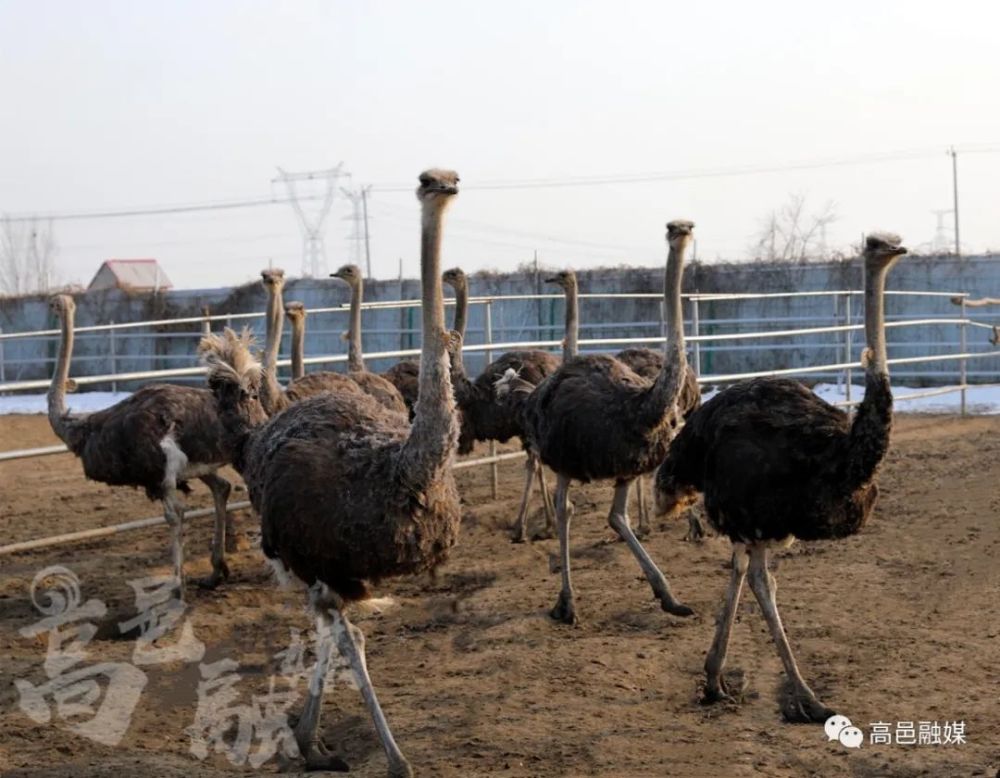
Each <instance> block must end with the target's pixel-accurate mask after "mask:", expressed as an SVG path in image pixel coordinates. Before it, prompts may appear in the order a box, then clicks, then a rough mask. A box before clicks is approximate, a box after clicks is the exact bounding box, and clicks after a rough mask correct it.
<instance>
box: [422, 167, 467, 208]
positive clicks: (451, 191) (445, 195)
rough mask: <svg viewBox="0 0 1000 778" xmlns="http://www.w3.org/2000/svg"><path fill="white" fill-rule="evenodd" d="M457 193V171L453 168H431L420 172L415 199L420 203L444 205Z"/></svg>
mask: <svg viewBox="0 0 1000 778" xmlns="http://www.w3.org/2000/svg"><path fill="white" fill-rule="evenodd" d="M457 194H458V173H456V172H455V171H454V170H442V169H440V168H431V169H430V170H425V171H424V172H423V173H421V174H420V186H418V187H417V199H418V200H419V201H420V202H421V203H425V204H434V205H439V206H441V207H444V206H445V205H447V204H448V202H449V201H450V200H451V198H452V197H453V196H455V195H457Z"/></svg>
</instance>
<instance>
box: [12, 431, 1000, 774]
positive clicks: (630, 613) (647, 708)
mask: <svg viewBox="0 0 1000 778" xmlns="http://www.w3.org/2000/svg"><path fill="white" fill-rule="evenodd" d="M54 442H55V441H54V439H53V437H52V434H51V432H50V431H49V429H48V426H47V424H46V420H45V419H44V417H40V416H38V417H3V418H0V450H3V449H13V448H22V447H29V446H41V445H48V444H51V443H54ZM998 453H1000V418H998V417H993V418H990V417H978V418H970V419H966V420H962V419H958V418H950V417H949V418H946V417H927V416H920V417H909V418H899V419H898V422H897V432H896V434H895V439H894V445H893V448H892V451H891V453H890V456H889V459H888V462H887V463H886V466H885V468H884V470H883V475H882V478H881V483H882V497H881V501H880V504H879V506H878V509H877V513H876V516H875V517H874V520H873V521H872V522H870V524H869V525H868V526H867V527H866V528H865V530H864V532H862V533H861V534H860V535H858V536H856V537H852V538H850V539H847V540H845V541H841V542H831V543H826V544H805V543H797V544H795V545H793V546H792V547H791V548H790V549H789V550H787V551H784V552H781V553H780V554H778V559H777V567H776V571H775V574H776V576H777V580H778V585H779V603H780V605H781V607H782V613H783V616H784V620H785V624H786V628H787V630H788V633H789V637H790V640H791V643H792V645H793V647H794V649H795V650H796V651H797V655H798V658H799V663H800V666H801V667H802V670H803V673H804V675H805V676H806V678H807V679H808V680H810V682H811V683H812V685H813V688H814V689H815V690H816V691H817V693H818V694H819V695H820V697H821V698H822V699H823V700H824V701H825V702H826V703H827V704H828V705H830V706H831V707H834V708H835V709H836V710H837V711H838V712H840V713H843V714H844V715H846V716H848V717H849V718H851V719H852V720H853V722H854V723H855V724H856V725H857V726H858V727H860V728H861V729H862V731H863V732H864V733H865V736H866V740H865V743H864V745H863V746H862V747H861V748H860V749H856V750H848V749H847V748H845V747H843V746H842V745H841V744H840V743H838V742H828V740H827V738H826V736H825V735H824V732H823V727H822V726H818V725H808V726H804V725H791V724H787V723H784V722H783V721H782V719H781V716H780V710H779V704H778V695H779V691H780V686H781V680H782V672H781V664H780V661H779V659H778V656H777V654H776V652H775V649H774V647H773V644H772V643H771V641H770V639H769V636H768V633H767V629H766V627H765V625H764V622H763V620H762V619H761V617H760V614H759V612H758V609H757V607H756V605H755V603H754V601H753V598H752V597H748V596H745V597H744V599H743V601H742V603H741V606H740V611H739V617H738V623H737V625H736V627H735V628H734V634H733V643H732V650H731V652H730V667H731V668H738V669H741V670H743V671H744V673H745V675H746V679H747V681H748V684H749V687H748V693H747V694H746V696H745V698H744V700H743V701H742V702H741V703H740V704H731V705H724V706H711V707H706V706H703V705H701V704H699V697H700V684H701V682H702V663H703V661H704V656H705V651H706V649H707V648H708V645H709V643H710V641H711V638H712V632H713V625H714V616H715V613H716V612H717V610H718V607H719V605H720V603H721V598H722V594H723V591H724V589H725V586H726V582H727V578H728V572H727V570H726V569H725V563H726V562H727V558H728V552H727V545H726V543H725V542H723V541H722V540H721V539H719V538H709V539H707V540H706V541H704V542H702V543H688V542H683V541H682V539H681V538H682V536H683V534H684V530H685V526H684V525H682V524H671V525H669V526H662V527H661V526H659V522H658V521H656V522H655V524H654V526H655V527H656V530H655V532H654V533H653V534H652V536H651V537H650V538H649V539H648V541H647V548H648V549H649V551H650V553H651V555H652V556H653V558H654V559H655V560H656V561H657V562H658V563H659V564H660V566H661V568H662V569H663V570H664V572H665V574H666V575H667V577H668V579H669V580H670V582H671V585H672V587H673V589H674V591H675V592H676V593H677V594H678V596H679V597H680V598H681V599H682V600H684V601H685V602H687V603H688V604H689V605H691V606H692V607H694V608H695V610H696V612H697V613H696V615H695V616H694V617H691V618H688V619H680V618H674V617H672V616H668V615H666V614H665V613H663V612H662V611H661V610H660V609H659V607H658V604H657V603H656V601H655V600H654V599H653V597H652V595H651V592H650V590H649V588H648V586H647V584H646V583H645V581H644V579H642V577H641V574H640V572H639V568H638V566H637V564H636V563H635V561H634V560H633V558H632V557H631V555H630V554H629V552H628V549H627V548H626V547H625V545H624V544H623V543H619V542H615V540H614V536H613V533H612V532H611V530H610V529H609V528H608V527H607V524H606V522H605V515H606V511H607V507H608V504H609V499H610V489H609V488H608V487H607V486H606V485H590V486H587V487H575V488H574V490H573V492H572V496H573V499H574V501H575V503H576V514H575V518H574V524H573V535H572V550H573V559H574V574H575V579H574V584H575V588H576V591H577V597H578V600H577V604H578V609H579V611H580V615H581V621H582V623H581V624H580V625H579V626H577V627H566V626H563V625H558V624H555V623H553V622H551V621H550V620H549V618H548V616H547V613H548V609H549V608H550V607H551V606H552V604H553V603H554V601H555V598H556V594H557V592H558V589H559V575H558V569H557V566H556V563H555V554H556V551H557V544H556V541H555V540H541V541H537V542H535V543H534V544H531V545H514V544H512V543H511V542H510V540H509V536H508V533H507V532H506V527H507V525H508V524H509V523H510V521H511V520H512V519H513V516H514V513H515V511H516V508H517V500H518V497H519V493H520V484H521V474H522V469H521V465H520V463H518V462H514V463H507V464H504V465H502V466H501V467H500V484H499V499H497V500H493V499H492V498H491V494H490V477H489V469H488V468H478V469H475V470H465V471H462V472H461V474H460V476H459V484H460V487H461V489H462V493H463V497H464V501H465V521H464V526H463V534H462V538H461V541H460V545H459V547H458V548H457V549H456V550H455V552H454V554H453V556H452V559H451V562H450V563H449V564H448V565H447V567H446V568H444V569H443V570H442V571H441V572H440V574H439V576H438V578H437V580H436V581H429V580H426V579H420V580H405V581H396V582H389V583H388V584H387V585H386V586H385V587H384V589H383V593H385V594H392V595H393V596H394V597H395V598H396V599H397V600H398V605H397V606H396V607H394V608H391V609H388V610H386V611H385V612H384V613H382V614H381V615H373V616H368V617H366V618H364V619H359V621H358V623H359V625H360V626H361V627H362V629H363V630H364V632H365V633H366V635H367V641H368V658H369V667H370V671H371V675H372V678H373V679H374V682H375V685H376V688H377V689H378V693H379V696H380V698H381V702H382V705H383V707H384V709H385V711H386V714H387V716H388V718H389V721H390V723H391V725H392V727H393V730H394V733H395V736H396V739H397V741H398V742H399V744H400V746H401V748H402V749H403V751H404V753H406V755H407V757H408V758H409V760H410V762H411V763H412V765H413V767H414V769H415V771H416V772H417V774H418V775H423V776H480V775H502V776H555V775H559V776H577V775H603V776H667V775H669V776H711V777H713V778H714V777H716V776H723V775H724V776H730V777H736V776H756V775H763V776H796V777H797V776H898V777H900V778H903V777H909V776H924V775H927V776H948V777H950V776H967V775H968V776H977V775H978V776H989V778H993V776H995V775H998V774H1000V773H998V768H1000V522H998V520H997V519H998V515H1000V491H998V489H997V486H996V483H997V480H996V473H997V471H996V464H997V461H998ZM240 497H241V496H240V495H236V499H240ZM536 503H537V499H536ZM189 504H190V505H191V506H193V507H203V506H208V505H209V504H210V500H209V495H208V493H207V490H205V489H204V488H203V487H202V486H201V485H200V483H199V484H197V486H196V488H195V493H194V494H193V495H192V497H191V499H190V502H189ZM157 513H159V506H158V505H154V504H151V503H149V502H148V501H147V500H146V499H145V497H144V496H143V495H142V494H141V493H139V492H136V491H133V490H130V489H124V488H116V489H112V488H109V487H106V486H103V485H99V484H93V483H89V482H87V481H85V480H84V478H83V476H82V472H81V469H80V465H79V463H78V462H76V460H75V459H73V458H72V457H70V456H68V455H60V456H55V457H46V458H42V459H33V460H21V461H16V462H7V463H0V544H4V543H11V542H15V541H20V540H26V539H30V538H35V537H43V536H48V535H53V534H57V533H62V532H70V531H74V530H79V529H85V528H89V527H93V526H99V525H106V524H113V523H117V522H121V521H126V520H130V519H134V518H139V517H145V516H154V515H156V514H157ZM237 524H238V526H239V527H240V528H241V530H242V531H243V532H245V533H246V535H247V536H249V537H250V539H251V540H252V538H253V524H254V522H253V519H252V517H251V516H250V515H249V514H243V515H240V516H239V517H238V519H237ZM209 534H210V520H206V519H199V520H196V521H193V522H192V528H191V530H190V532H189V534H188V538H187V555H188V560H189V564H188V571H189V575H198V574H204V573H205V572H206V571H207V570H208V562H207V560H208V555H207V548H208V544H209ZM168 561H169V555H168V550H167V533H166V532H165V530H164V529H163V528H154V529H147V530H141V531H137V532H132V533H128V534H122V535H118V536H115V537H111V538H104V539H101V540H97V541H93V542H86V543H77V544H73V545H65V546H59V547H56V548H50V549H46V550H40V551H35V552H30V553H20V554H16V555H13V556H3V557H0V571H2V572H0V772H2V773H3V774H4V775H18V776H43V775H44V776H56V775H60V776H61V775H86V776H116V778H117V777H118V776H121V775H127V776H132V775H136V776H139V775H143V776H144V775H151V776H161V775H162V776H216V775H222V774H231V773H233V772H252V770H251V768H249V767H247V766H233V765H232V764H230V762H229V761H227V759H226V757H225V755H224V754H221V753H215V752H211V753H209V754H208V756H207V757H206V758H205V759H203V760H198V759H196V758H195V757H194V756H192V755H191V753H190V751H189V749H190V745H191V740H190V738H189V736H188V734H187V733H186V732H185V729H186V728H187V727H190V726H191V725H192V724H193V722H194V718H195V711H196V708H197V693H196V689H197V684H198V679H199V675H198V673H199V670H198V666H197V664H196V663H195V664H185V663H182V662H175V663H173V664H168V665H163V666H150V667H144V668H143V670H144V671H145V672H146V674H147V676H148V683H147V685H146V687H145V689H144V691H143V692H142V697H141V698H140V700H139V703H138V705H137V707H136V709H135V713H134V715H133V717H132V720H131V725H130V727H129V729H128V731H127V734H126V735H125V737H124V739H123V740H122V741H121V743H120V744H118V745H117V746H115V747H108V746H102V745H99V744H97V743H95V742H93V741H91V740H88V739H84V738H82V737H79V736H77V735H74V734H72V733H70V732H69V731H67V727H68V726H69V724H68V720H66V719H60V718H59V717H58V716H56V715H53V718H52V720H51V721H50V722H49V723H47V724H36V723H35V722H33V721H32V720H31V719H30V718H28V716H27V715H26V714H25V713H23V712H22V711H21V709H20V706H19V693H18V690H17V689H16V688H15V686H14V681H15V680H16V679H23V680H27V681H30V682H32V683H34V684H40V683H42V682H44V681H46V680H47V676H46V673H45V671H44V669H43V662H44V660H45V656H46V643H45V638H44V636H42V637H24V636H22V635H21V634H19V630H21V629H23V628H25V627H27V626H29V625H31V624H34V623H36V622H37V621H38V620H39V619H41V615H40V614H39V613H38V612H37V611H35V610H34V608H33V606H32V604H31V600H30V598H29V586H30V583H31V581H32V578H33V577H34V575H35V574H36V573H37V572H38V571H39V570H41V569H43V568H45V567H47V566H50V565H64V566H66V567H68V568H70V569H71V570H72V571H73V572H74V573H75V574H76V575H77V576H78V577H79V579H80V582H81V587H82V592H83V598H84V599H85V600H86V599H89V598H99V599H101V600H103V601H104V602H106V603H107V605H108V609H109V611H110V612H116V611H118V610H122V611H123V612H127V609H128V607H129V606H130V605H133V595H132V590H131V589H130V588H129V586H128V585H127V583H126V581H127V580H129V579H134V578H139V577H142V576H148V575H154V574H165V573H166V572H167V570H168V566H167V565H168ZM230 565H231V568H232V571H233V578H232V580H231V581H230V583H229V584H228V585H224V586H223V587H222V588H220V589H218V590H216V591H214V592H208V591H202V590H198V589H195V588H193V587H189V595H188V600H189V604H190V610H189V616H190V618H191V620H192V623H193V626H194V632H195V635H196V636H197V638H198V639H200V640H201V641H202V642H203V643H204V644H205V646H206V647H207V651H206V654H205V658H204V660H203V661H204V662H215V661H218V660H220V659H223V658H230V659H233V660H236V661H238V662H239V664H240V671H241V673H242V675H241V676H240V677H241V681H240V684H239V686H238V687H237V688H238V689H239V690H240V692H241V694H242V695H243V696H242V697H241V698H240V699H241V700H242V701H248V700H249V695H250V693H251V692H253V693H257V694H263V693H264V692H266V691H267V689H268V683H267V678H268V676H269V674H270V673H272V672H274V671H275V665H276V660H274V659H273V655H274V654H275V653H276V652H278V651H280V650H281V649H283V648H285V647H287V646H288V644H289V639H290V630H291V629H292V628H295V629H301V630H307V629H309V628H310V626H311V621H310V618H309V616H308V614H307V613H306V612H305V610H304V607H303V606H304V600H303V597H302V596H301V595H300V594H299V593H297V592H294V591H283V590H280V589H278V588H277V586H276V585H275V583H274V581H273V579H272V578H271V576H270V574H269V572H268V570H267V568H266V566H265V564H264V562H263V557H262V555H261V554H260V552H259V551H258V550H256V549H254V548H252V547H250V548H248V549H246V550H244V551H242V552H240V553H237V554H235V555H234V556H233V557H232V559H231V561H230ZM97 621H100V620H99V619H98V620H97ZM132 648H133V644H132V643H129V642H127V641H123V640H103V639H95V640H94V641H93V642H91V643H90V645H89V646H88V647H87V650H88V651H89V653H88V654H87V657H86V660H85V661H84V664H87V663H94V662H99V661H108V662H116V661H122V662H125V661H128V660H129V658H130V657H131V652H132ZM95 704H97V703H95ZM298 707H299V703H298V702H296V703H295V705H294V707H293V710H297V709H298ZM85 719H86V717H85V716H84V717H79V718H77V719H72V721H83V720H85ZM899 721H915V722H916V721H938V722H944V721H964V722H965V726H966V735H967V739H968V742H967V743H966V744H965V745H950V746H945V745H924V746H903V745H897V744H895V743H894V744H893V745H888V746H885V745H883V746H879V745H871V744H870V743H869V742H868V734H869V732H870V728H869V724H870V723H871V722H890V723H892V726H893V729H895V723H896V722H899ZM321 731H322V732H323V733H324V739H325V741H326V742H327V743H328V745H329V746H330V747H331V748H332V749H334V750H335V751H336V752H337V753H340V754H341V755H343V756H344V758H345V759H346V760H347V761H348V762H349V763H350V764H351V766H352V774H354V775H358V776H382V775H384V774H385V769H386V767H385V765H386V763H385V758H384V755H383V753H382V751H381V749H380V747H379V745H378V742H377V740H376V738H375V735H374V731H373V729H372V727H371V725H370V722H369V719H368V717H367V715H366V714H365V711H364V708H363V706H362V703H361V700H360V696H359V695H358V693H357V692H356V691H354V690H353V689H351V688H349V687H345V686H344V685H343V684H338V685H337V686H336V687H335V688H334V689H333V690H332V691H330V692H329V693H328V695H327V697H326V702H325V706H324V713H323V720H322V722H321ZM230 734H232V733H230ZM278 769H279V765H278V763H277V761H276V760H271V761H270V762H268V763H266V764H264V765H263V766H262V767H261V768H260V770H259V771H260V772H265V773H273V772H275V771H277V770H278Z"/></svg>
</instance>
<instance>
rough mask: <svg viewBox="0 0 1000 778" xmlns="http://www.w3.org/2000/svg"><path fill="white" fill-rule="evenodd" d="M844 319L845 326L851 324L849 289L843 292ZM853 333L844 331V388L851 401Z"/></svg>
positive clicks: (848, 399)
mask: <svg viewBox="0 0 1000 778" xmlns="http://www.w3.org/2000/svg"><path fill="white" fill-rule="evenodd" d="M844 320H845V322H846V323H847V326H848V327H850V326H851V293H850V291H848V292H846V293H845V294H844ZM853 334H854V332H853V331H852V330H847V331H846V332H844V362H846V363H847V368H845V370H844V379H845V380H846V381H847V388H846V389H845V393H846V397H847V402H851V381H852V380H853V379H852V377H851V350H852V347H853V344H852V342H851V341H852V340H853V338H852V337H851V336H852V335H853ZM847 412H848V413H850V412H851V406H850V405H848V406H847Z"/></svg>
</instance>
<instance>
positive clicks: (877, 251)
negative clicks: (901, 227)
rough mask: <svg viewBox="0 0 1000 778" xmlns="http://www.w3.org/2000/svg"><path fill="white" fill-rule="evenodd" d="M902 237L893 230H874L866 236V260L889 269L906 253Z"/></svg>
mask: <svg viewBox="0 0 1000 778" xmlns="http://www.w3.org/2000/svg"><path fill="white" fill-rule="evenodd" d="M901 243H902V238H900V237H899V235H894V234H893V233H891V232H873V233H871V234H870V235H868V237H867V238H865V251H864V256H865V262H866V263H870V264H873V265H875V267H879V268H885V269H886V270H888V269H889V268H891V267H892V266H893V265H894V264H896V261H897V260H898V259H899V258H900V257H901V256H903V255H904V254H906V253H907V252H906V247H905V246H902V245H900V244H901Z"/></svg>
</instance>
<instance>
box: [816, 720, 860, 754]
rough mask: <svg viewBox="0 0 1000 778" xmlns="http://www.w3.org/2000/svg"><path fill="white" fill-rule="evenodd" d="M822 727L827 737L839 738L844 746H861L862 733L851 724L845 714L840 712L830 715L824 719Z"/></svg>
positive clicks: (831, 738)
mask: <svg viewBox="0 0 1000 778" xmlns="http://www.w3.org/2000/svg"><path fill="white" fill-rule="evenodd" d="M823 729H824V730H825V731H826V736H827V738H829V739H830V740H839V741H840V744H841V745H842V746H844V747H845V748H861V744H862V743H864V742H865V735H864V733H863V732H862V731H861V730H860V729H858V728H857V727H855V726H854V725H853V724H851V720H850V719H849V718H847V716H841V715H840V714H834V715H833V716H830V718H828V719H827V720H826V724H824V725H823Z"/></svg>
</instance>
